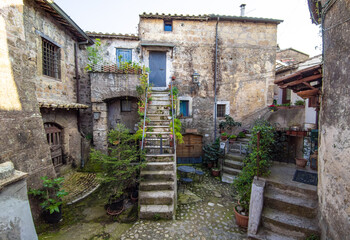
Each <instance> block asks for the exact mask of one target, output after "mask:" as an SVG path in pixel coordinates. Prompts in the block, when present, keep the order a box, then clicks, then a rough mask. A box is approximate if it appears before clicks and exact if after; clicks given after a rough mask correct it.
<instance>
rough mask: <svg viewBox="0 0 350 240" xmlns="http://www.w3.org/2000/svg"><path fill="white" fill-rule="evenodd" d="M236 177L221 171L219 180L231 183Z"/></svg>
mask: <svg viewBox="0 0 350 240" xmlns="http://www.w3.org/2000/svg"><path fill="white" fill-rule="evenodd" d="M235 179H236V176H233V175H230V174H228V173H223V174H222V176H221V181H222V182H225V183H233V181H234V180H235Z"/></svg>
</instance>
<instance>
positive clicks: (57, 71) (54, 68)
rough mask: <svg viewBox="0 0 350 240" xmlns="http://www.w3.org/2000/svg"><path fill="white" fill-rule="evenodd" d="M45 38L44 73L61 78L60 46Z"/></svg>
mask: <svg viewBox="0 0 350 240" xmlns="http://www.w3.org/2000/svg"><path fill="white" fill-rule="evenodd" d="M42 40H43V74H44V75H46V76H49V77H53V78H56V79H61V66H60V60H61V56H60V48H59V47H57V46H56V45H55V44H53V43H51V42H50V41H48V40H46V39H44V38H43V39H42Z"/></svg>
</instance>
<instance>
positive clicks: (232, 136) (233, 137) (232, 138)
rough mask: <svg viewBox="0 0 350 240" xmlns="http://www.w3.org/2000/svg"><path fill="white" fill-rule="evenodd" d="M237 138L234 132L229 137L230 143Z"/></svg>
mask: <svg viewBox="0 0 350 240" xmlns="http://www.w3.org/2000/svg"><path fill="white" fill-rule="evenodd" d="M236 138H237V136H236V135H234V134H232V135H230V137H229V143H234V142H235V141H236Z"/></svg>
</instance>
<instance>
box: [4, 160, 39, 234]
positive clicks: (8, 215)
mask: <svg viewBox="0 0 350 240" xmlns="http://www.w3.org/2000/svg"><path fill="white" fill-rule="evenodd" d="M26 177H27V174H26V173H23V172H20V171H16V170H15V169H14V167H13V163H12V162H5V163H2V164H0V203H1V204H0V239H8V240H17V239H21V240H22V239H23V240H26V239H33V240H37V239H38V236H37V234H36V231H35V227H34V222H33V218H32V213H31V211H30V206H29V201H28V195H27V181H26Z"/></svg>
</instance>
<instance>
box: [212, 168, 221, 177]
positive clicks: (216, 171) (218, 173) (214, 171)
mask: <svg viewBox="0 0 350 240" xmlns="http://www.w3.org/2000/svg"><path fill="white" fill-rule="evenodd" d="M211 175H213V176H214V177H218V176H219V175H220V170H217V169H211Z"/></svg>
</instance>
